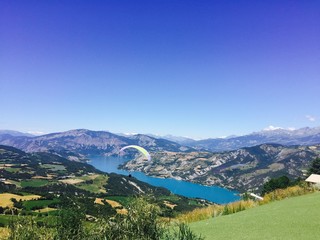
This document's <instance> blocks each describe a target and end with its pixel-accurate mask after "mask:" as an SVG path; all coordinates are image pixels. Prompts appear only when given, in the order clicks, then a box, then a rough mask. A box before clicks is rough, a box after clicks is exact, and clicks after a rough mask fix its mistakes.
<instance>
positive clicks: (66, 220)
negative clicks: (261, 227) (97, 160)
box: [7, 198, 204, 240]
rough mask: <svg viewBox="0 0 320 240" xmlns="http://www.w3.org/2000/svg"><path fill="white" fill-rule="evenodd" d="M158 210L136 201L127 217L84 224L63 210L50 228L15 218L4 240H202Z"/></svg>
mask: <svg viewBox="0 0 320 240" xmlns="http://www.w3.org/2000/svg"><path fill="white" fill-rule="evenodd" d="M160 211H161V210H160V208H159V207H158V206H156V205H153V204H150V203H148V202H147V201H146V200H145V199H143V198H137V199H135V200H134V201H132V202H131V203H130V206H129V207H128V212H127V214H122V215H121V214H117V215H116V216H115V217H114V218H99V219H96V221H95V222H94V223H90V224H88V223H86V222H85V217H86V216H85V214H83V213H81V212H80V211H79V210H78V209H76V208H75V207H70V208H68V209H64V211H61V212H60V214H59V215H58V216H57V217H56V220H55V222H54V224H52V223H49V222H42V223H41V224H39V222H36V221H35V219H34V218H32V217H19V218H17V219H16V220H12V221H11V223H10V226H9V237H8V238H7V239H8V240H51V239H52V240H79V239H83V240H86V239H88V240H100V239H101V240H108V239H110V240H138V239H139V240H172V239H177V240H203V239H204V238H202V237H201V236H200V235H197V234H194V233H193V232H192V231H191V230H190V228H189V227H188V226H187V225H185V224H179V225H177V227H176V228H172V227H170V225H169V223H168V222H165V221H163V220H161V219H160V218H159V215H160Z"/></svg>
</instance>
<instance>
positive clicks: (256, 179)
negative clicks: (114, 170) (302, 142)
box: [123, 144, 320, 191]
mask: <svg viewBox="0 0 320 240" xmlns="http://www.w3.org/2000/svg"><path fill="white" fill-rule="evenodd" d="M319 155H320V145H314V146H283V145H279V144H262V145H258V146H254V147H247V148H242V149H238V150H234V151H226V152H222V153H212V152H191V153H181V152H180V153H177V152H158V153H155V154H154V155H153V161H151V162H145V161H140V159H136V160H134V161H130V162H127V163H126V164H125V165H124V166H123V167H124V168H125V169H127V170H138V171H142V172H145V173H147V174H149V175H152V176H158V177H171V178H177V179H183V180H187V181H192V182H196V183H201V184H205V185H219V186H222V187H227V188H231V189H236V190H238V191H248V190H250V189H251V190H254V191H257V190H259V189H260V188H261V186H262V185H263V184H264V183H265V182H266V181H268V180H269V179H270V178H274V177H280V176H282V175H287V176H289V177H291V178H297V177H302V176H303V173H304V170H306V169H307V168H308V167H309V165H310V163H311V161H312V160H313V159H314V158H315V157H318V156H319Z"/></svg>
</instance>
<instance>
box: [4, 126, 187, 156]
mask: <svg viewBox="0 0 320 240" xmlns="http://www.w3.org/2000/svg"><path fill="white" fill-rule="evenodd" d="M0 144H2V145H7V146H12V147H15V148H19V149H21V150H23V151H26V152H48V151H51V152H55V153H58V154H60V155H61V156H64V157H67V158H68V159H70V160H79V159H85V158H86V157H88V156H90V155H105V156H110V155H117V154H119V150H120V149H121V148H122V147H123V146H126V145H132V144H134V145H139V146H142V147H144V148H146V149H147V150H148V151H150V152H158V151H173V152H188V151H191V150H192V148H190V147H185V146H181V145H180V144H178V143H175V142H171V141H168V140H165V139H157V138H153V137H149V136H147V135H142V134H137V135H133V136H127V137H124V136H119V135H116V134H113V133H110V132H106V131H90V130H86V129H77V130H70V131H67V132H59V133H51V134H46V135H41V136H35V137H26V136H12V135H10V134H0Z"/></svg>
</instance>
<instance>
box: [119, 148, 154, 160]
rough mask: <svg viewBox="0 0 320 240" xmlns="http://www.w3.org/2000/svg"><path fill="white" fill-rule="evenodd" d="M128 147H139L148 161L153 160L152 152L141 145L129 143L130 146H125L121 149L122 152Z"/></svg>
mask: <svg viewBox="0 0 320 240" xmlns="http://www.w3.org/2000/svg"><path fill="white" fill-rule="evenodd" d="M127 148H135V149H137V150H138V151H140V152H141V153H142V154H143V155H144V156H145V157H146V158H147V159H148V161H150V160H151V156H150V154H149V153H148V151H147V150H145V149H144V148H143V147H140V146H137V145H129V146H125V147H123V148H121V149H120V152H122V151H123V150H125V149H127Z"/></svg>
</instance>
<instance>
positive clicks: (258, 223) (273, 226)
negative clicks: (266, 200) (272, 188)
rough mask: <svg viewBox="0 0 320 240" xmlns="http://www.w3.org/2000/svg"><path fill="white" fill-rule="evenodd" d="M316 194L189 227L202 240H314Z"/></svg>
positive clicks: (318, 203)
mask: <svg viewBox="0 0 320 240" xmlns="http://www.w3.org/2000/svg"><path fill="white" fill-rule="evenodd" d="M319 208H320V193H319V192H316V193H313V194H309V195H304V196H299V197H293V198H289V199H285V200H282V201H277V202H272V203H270V204H267V205H263V206H259V207H256V208H252V209H248V210H245V211H242V212H238V213H236V214H232V215H227V216H221V217H218V218H211V219H209V220H204V221H199V222H195V223H192V224H190V227H191V229H192V230H193V231H194V232H196V233H200V234H201V235H202V236H204V237H205V238H206V239H233V240H237V239H239V240H240V239H241V240H242V239H252V240H256V239H279V240H280V239H288V240H289V239H290V240H294V239H297V240H298V239H299V240H300V239H318V238H319V235H320V228H319V212H318V211H316V209H319Z"/></svg>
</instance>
